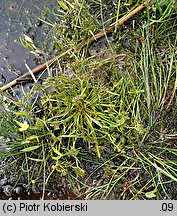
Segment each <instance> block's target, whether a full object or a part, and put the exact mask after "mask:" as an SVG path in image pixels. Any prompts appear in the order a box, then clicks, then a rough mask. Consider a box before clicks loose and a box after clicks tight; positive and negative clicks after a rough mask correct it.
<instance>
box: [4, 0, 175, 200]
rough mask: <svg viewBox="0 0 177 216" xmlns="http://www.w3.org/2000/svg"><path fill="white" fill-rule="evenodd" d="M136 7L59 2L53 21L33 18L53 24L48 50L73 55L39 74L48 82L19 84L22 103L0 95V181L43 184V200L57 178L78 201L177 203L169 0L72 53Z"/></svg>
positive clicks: (172, 25) (172, 14)
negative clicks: (27, 88)
mask: <svg viewBox="0 0 177 216" xmlns="http://www.w3.org/2000/svg"><path fill="white" fill-rule="evenodd" d="M141 3H143V2H141V1H135V2H134V1H117V2H114V1H93V0H90V1H85V0H84V1H65V0H64V1H58V9H57V10H56V11H55V16H56V17H58V22H56V23H51V22H50V20H49V19H48V17H47V16H46V17H44V20H43V19H39V20H40V21H41V22H43V23H45V24H46V23H47V24H50V25H51V26H52V29H51V30H50V32H49V34H48V37H50V34H52V35H55V39H54V40H53V53H57V52H60V51H62V52H63V51H65V50H67V49H68V48H71V47H72V48H73V49H72V51H71V52H69V53H67V54H66V55H65V56H63V57H62V58H61V59H58V60H56V62H55V63H54V65H53V66H52V73H51V70H50V69H49V68H48V67H47V68H46V70H45V71H44V72H47V73H48V75H49V77H48V78H46V79H44V80H43V79H42V82H38V81H40V80H41V77H42V76H41V77H40V76H39V77H38V78H35V77H34V76H33V81H34V85H33V88H32V89H31V90H30V91H28V92H27V93H25V92H24V91H23V86H22V85H21V86H20V88H21V91H22V97H21V98H17V97H16V98H13V97H12V95H11V94H10V93H8V92H6V93H1V96H2V97H1V106H0V136H1V140H0V142H1V143H2V144H1V145H0V160H1V169H0V172H1V176H2V178H3V175H4V173H7V174H6V175H9V179H6V181H5V180H4V182H3V184H7V183H10V184H13V186H14V187H15V186H16V185H18V183H19V182H23V183H25V184H26V185H27V187H28V188H30V187H34V185H36V187H39V185H41V184H42V189H43V198H45V197H44V195H45V190H46V189H48V188H50V185H51V184H52V183H51V182H53V181H54V180H53V179H55V178H56V176H60V177H62V178H65V179H67V184H68V187H69V188H70V189H72V191H73V192H74V193H75V194H76V197H77V199H78V198H80V199H176V198H177V192H176V189H175V188H176V185H177V160H176V155H177V151H176V140H177V131H176V125H177V120H176V115H177V113H176V109H175V106H176V102H177V101H176V87H177V74H176V73H177V59H176V43H177V38H176V35H177V19H176V15H177V4H176V2H175V1H173V0H169V1H158V0H155V1H154V2H153V4H151V3H152V2H147V7H146V8H145V9H144V10H143V11H141V12H139V13H138V15H135V16H134V17H132V18H131V19H130V20H129V21H128V22H126V23H125V24H124V25H123V26H121V27H120V28H117V29H115V31H114V32H113V33H110V34H108V35H106V34H105V37H104V38H102V39H100V40H97V41H95V42H94V43H92V44H91V45H88V46H85V47H82V48H81V49H79V48H78V47H77V44H78V43H80V42H81V41H84V40H86V39H87V38H88V37H92V36H94V35H95V34H96V33H98V32H99V30H100V29H105V28H106V27H107V26H110V25H112V26H113V25H115V24H116V23H117V21H118V20H119V19H121V18H122V17H123V16H126V15H127V14H129V10H133V9H134V8H136V7H137V6H138V5H140V4H141ZM46 40H47V39H46ZM26 43H30V42H29V41H26ZM31 43H32V42H31ZM23 44H24V43H23ZM25 45H26V46H27V45H28V44H25ZM27 47H30V46H27ZM46 52H47V51H46ZM3 184H2V185H1V186H3Z"/></svg>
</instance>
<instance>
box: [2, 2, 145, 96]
mask: <svg viewBox="0 0 177 216" xmlns="http://www.w3.org/2000/svg"><path fill="white" fill-rule="evenodd" d="M144 7H146V3H143V4H141V5H139V6H138V7H137V8H135V9H134V10H133V11H131V12H130V13H129V14H128V15H126V16H124V17H123V18H121V19H120V20H119V21H118V22H117V23H116V24H115V25H114V26H111V27H109V28H107V29H102V30H101V31H100V32H99V33H97V34H96V35H94V36H93V37H91V38H88V39H87V40H85V41H82V42H80V43H79V44H78V45H77V48H78V49H80V48H82V47H84V46H86V45H89V44H91V43H93V42H94V41H95V40H98V39H100V38H102V37H104V36H105V34H109V33H111V32H113V31H114V29H117V28H118V27H119V26H121V25H123V24H124V23H125V22H126V21H127V20H129V19H130V18H131V17H132V16H134V15H135V14H136V13H138V12H139V11H141V10H142V9H143V8H144ZM72 50H73V48H70V49H68V50H67V51H65V52H63V53H61V54H59V55H57V56H55V57H54V58H52V59H50V60H48V61H47V62H45V63H43V64H41V65H39V66H37V67H35V68H34V69H33V70H32V71H31V72H32V73H33V74H37V73H39V72H41V71H42V70H44V69H45V68H46V67H48V66H50V65H51V64H52V63H53V62H54V61H56V60H57V59H59V58H61V57H62V56H64V55H66V54H68V53H69V52H71V51H72ZM31 72H29V71H28V72H26V73H24V74H23V75H22V76H20V77H18V78H16V79H15V80H13V81H11V82H9V83H7V84H6V85H4V86H2V87H1V88H0V92H3V91H5V90H7V89H8V88H10V87H12V86H14V85H16V84H17V83H18V82H19V81H21V80H22V79H24V78H27V77H30V76H31Z"/></svg>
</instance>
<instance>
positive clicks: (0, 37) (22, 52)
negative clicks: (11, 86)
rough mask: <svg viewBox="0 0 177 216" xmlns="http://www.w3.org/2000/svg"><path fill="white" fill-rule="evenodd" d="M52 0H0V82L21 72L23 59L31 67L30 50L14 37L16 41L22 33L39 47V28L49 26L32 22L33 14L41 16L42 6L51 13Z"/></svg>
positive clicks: (54, 3)
mask: <svg viewBox="0 0 177 216" xmlns="http://www.w3.org/2000/svg"><path fill="white" fill-rule="evenodd" d="M56 4H57V0H42V1H41V0H13V1H11V0H9V1H8V0H0V85H3V84H4V83H7V82H9V81H11V80H13V79H15V78H16V77H17V76H19V75H21V74H22V73H23V72H25V71H26V69H25V63H27V64H28V65H29V67H31V68H33V67H35V65H36V59H35V56H34V54H33V55H32V54H30V53H29V51H28V50H26V49H25V48H24V47H22V45H21V44H19V43H16V42H15V40H17V41H19V37H23V33H25V34H28V35H29V36H30V37H32V38H33V39H34V40H35V42H36V43H38V45H39V46H41V48H42V41H44V40H43V39H44V37H45V35H44V34H43V32H44V30H45V32H46V31H48V30H49V29H50V28H51V27H50V26H47V25H45V24H44V25H36V23H37V17H41V18H44V17H43V13H44V12H45V11H46V10H49V11H51V14H52V10H53V8H54V6H56ZM51 19H52V18H51ZM40 41H41V42H40Z"/></svg>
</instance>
